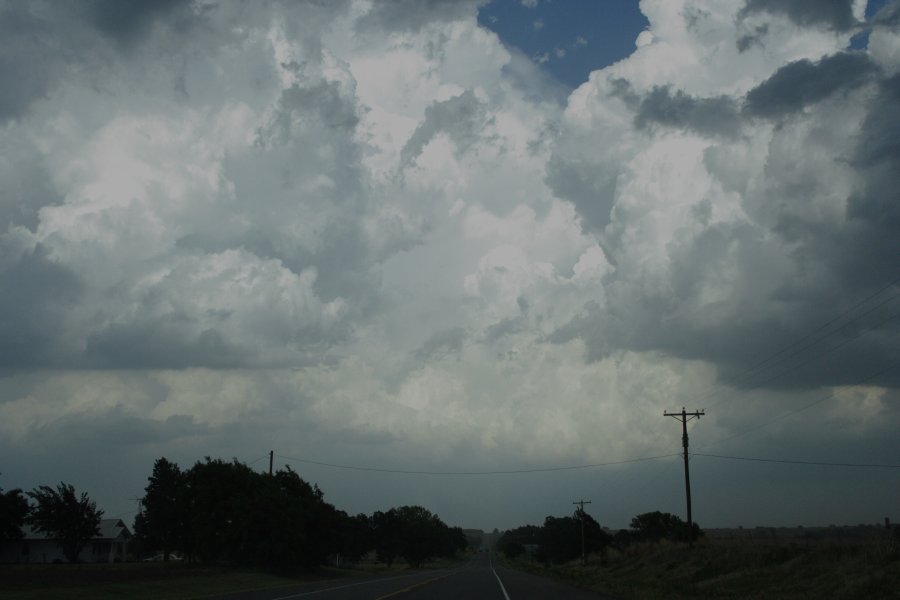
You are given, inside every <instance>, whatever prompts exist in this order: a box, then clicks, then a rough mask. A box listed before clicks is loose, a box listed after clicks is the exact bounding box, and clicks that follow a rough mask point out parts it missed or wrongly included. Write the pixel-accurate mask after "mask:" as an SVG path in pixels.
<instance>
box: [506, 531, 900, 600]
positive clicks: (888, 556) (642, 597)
mask: <svg viewBox="0 0 900 600" xmlns="http://www.w3.org/2000/svg"><path fill="white" fill-rule="evenodd" d="M509 564H510V566H512V567H514V568H519V569H522V570H526V571H530V572H533V573H537V574H540V575H544V576H548V577H552V578H555V579H559V580H562V581H565V582H567V583H571V584H574V585H578V586H580V587H583V588H587V589H592V590H596V591H599V592H603V593H606V594H609V595H612V596H616V597H619V598H623V599H636V600H648V599H657V598H667V599H668V598H691V599H693V598H712V599H717V598H723V599H724V598H729V599H730V598H767V599H770V598H774V599H786V600H794V599H798V600H799V599H801V598H804V599H806V598H835V599H844V600H851V599H866V600H868V599H871V598H900V549H898V547H897V544H896V543H891V542H890V541H879V540H872V541H867V542H858V543H843V544H841V543H836V542H823V543H817V544H813V545H810V546H806V545H798V544H785V545H774V544H771V545H769V544H766V545H763V544H746V543H741V542H731V541H706V542H702V543H699V544H697V545H695V547H694V548H693V549H691V548H688V547H686V546H684V545H680V544H669V543H659V544H646V545H640V544H639V545H634V546H631V547H630V548H627V549H626V550H625V551H623V552H617V551H614V550H610V551H609V553H608V554H607V556H606V558H605V559H604V558H602V557H600V556H593V557H591V559H590V560H589V561H588V564H587V565H582V564H581V563H580V562H573V563H568V564H564V565H550V566H545V565H541V564H539V563H536V562H533V561H530V560H516V561H510V563H509Z"/></svg>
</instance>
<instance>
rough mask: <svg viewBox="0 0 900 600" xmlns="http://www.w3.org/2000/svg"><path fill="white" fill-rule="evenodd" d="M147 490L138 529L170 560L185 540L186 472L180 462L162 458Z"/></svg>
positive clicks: (152, 547)
mask: <svg viewBox="0 0 900 600" xmlns="http://www.w3.org/2000/svg"><path fill="white" fill-rule="evenodd" d="M144 491H145V494H144V498H143V499H142V502H141V507H142V510H141V512H140V513H139V514H138V516H137V517H136V518H135V524H134V525H135V527H134V529H135V533H136V534H137V535H138V537H139V538H140V539H141V541H142V542H144V543H145V544H146V546H147V547H148V548H151V549H160V550H162V552H163V560H166V561H167V560H169V556H170V554H171V552H172V551H174V550H182V549H183V548H182V547H183V546H184V542H185V525H186V514H185V510H184V508H185V506H184V502H183V497H184V494H185V491H186V480H185V476H184V474H183V473H182V472H181V469H180V468H179V467H178V465H177V464H175V463H172V462H169V461H168V460H166V459H165V458H160V459H158V460H157V461H156V462H155V463H154V465H153V473H152V474H151V475H150V477H149V478H148V484H147V487H146V488H144Z"/></svg>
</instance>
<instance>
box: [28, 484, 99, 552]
mask: <svg viewBox="0 0 900 600" xmlns="http://www.w3.org/2000/svg"><path fill="white" fill-rule="evenodd" d="M28 496H29V497H30V498H31V499H32V500H34V501H35V502H36V503H37V504H36V505H35V506H34V508H33V509H32V513H31V517H30V521H31V523H32V524H33V525H34V527H35V528H36V529H37V530H38V531H42V532H44V533H46V534H47V535H48V536H50V537H52V538H55V539H56V540H58V541H59V545H60V548H61V549H62V552H63V555H64V556H65V557H66V560H68V561H69V562H72V563H74V562H77V561H78V555H79V554H81V550H82V549H83V548H84V547H85V546H86V545H87V543H88V542H89V541H90V540H91V538H93V537H94V536H95V535H98V534H99V533H100V519H101V517H102V516H103V511H102V510H98V509H97V504H96V503H95V502H94V501H92V500H91V499H90V498H89V497H88V495H87V493H86V492H82V493H81V496H77V495H76V494H75V488H74V487H73V486H72V485H70V484H67V483H62V482H60V484H59V485H58V486H57V488H56V489H55V490H54V489H53V488H51V487H49V486H46V485H42V486H40V487H36V488H34V490H32V491H30V492H28Z"/></svg>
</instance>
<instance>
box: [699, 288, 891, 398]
mask: <svg viewBox="0 0 900 600" xmlns="http://www.w3.org/2000/svg"><path fill="white" fill-rule="evenodd" d="M898 283H900V277H897V278H895V279H893V280H891V281H890V282H889V283H888V284H886V285H885V286H883V287H881V288H879V289H878V290H876V291H875V292H873V293H871V294H869V295H868V296H866V297H865V298H863V299H862V300H860V301H859V302H856V303H855V304H853V305H852V306H851V307H850V308H847V309H846V310H844V311H842V312H840V313H839V314H837V315H836V316H834V317H832V318H831V319H829V320H828V321H826V322H825V323H823V324H822V325H820V326H818V327H816V328H815V329H813V330H812V331H810V332H809V333H807V334H806V335H804V336H802V337H801V338H800V339H798V340H796V341H794V342H791V343H790V344H788V345H786V346H784V347H783V348H781V349H780V350H778V351H776V352H775V353H774V354H771V355H769V356H768V357H766V358H763V359H762V360H759V361H757V362H756V363H754V364H753V365H751V366H750V367H748V368H747V369H745V370H743V371H742V372H740V373H739V374H738V375H736V380H737V381H741V380H744V379H748V378H749V376H750V375H751V374H752V373H753V372H754V371H757V370H759V369H760V368H761V367H763V366H764V365H766V364H767V363H770V362H771V361H773V360H774V359H776V358H778V357H779V356H781V355H783V354H785V353H786V352H788V351H790V350H791V349H793V348H795V347H796V346H798V345H800V344H802V343H803V342H805V341H806V340H809V339H810V338H812V337H815V336H817V335H818V334H819V333H821V332H823V331H824V330H826V329H828V328H829V327H830V326H831V325H833V324H834V323H837V322H838V321H840V320H841V319H843V318H844V317H845V316H847V315H849V314H850V313H852V312H853V311H855V310H856V309H857V308H859V307H860V306H863V305H864V304H866V303H867V302H869V301H870V300H873V299H875V298H877V297H878V296H880V295H881V294H883V293H884V292H886V291H887V290H889V289H891V288H892V287H894V286H895V285H897V284H898ZM898 297H900V295H894V296H891V297H889V298H888V299H887V300H884V301H882V302H880V303H879V304H877V305H876V306H875V307H873V308H871V309H869V310H868V311H866V312H865V313H863V314H862V315H858V316H856V317H854V318H853V319H851V320H850V321H848V322H847V323H844V324H843V325H842V326H841V327H840V328H839V329H837V330H836V331H832V332H830V333H828V334H827V335H826V336H822V337H821V338H820V340H818V341H821V340H823V339H825V338H826V337H827V336H830V335H833V334H835V333H838V332H840V331H842V330H843V329H845V328H846V327H847V326H849V325H851V324H852V323H854V322H856V321H858V320H859V319H861V318H862V317H864V316H866V315H868V314H869V313H871V312H872V311H873V310H875V309H876V308H878V307H880V306H882V305H884V304H886V303H887V302H890V301H891V300H894V299H895V298H898ZM888 320H890V319H888ZM881 324H883V323H879V325H881ZM814 343H816V342H813V344H814ZM811 345H812V344H807V345H806V346H804V347H803V348H801V349H800V350H797V351H796V352H794V353H792V354H790V355H789V356H788V358H789V357H790V356H794V355H795V354H797V353H798V352H800V351H801V350H803V349H805V348H808V347H809V346H811ZM779 362H784V361H783V360H782V361H779ZM799 366H802V365H798V367H799ZM765 383H768V381H765V382H762V383H759V384H756V385H754V386H753V387H759V385H764V384H765ZM725 388H726V386H725V385H724V384H719V385H718V386H714V387H713V388H712V389H710V390H709V391H708V392H707V393H706V394H704V395H703V396H700V398H698V399H697V400H698V401H702V400H705V399H709V398H712V397H714V396H716V395H718V393H719V392H721V391H724V389H725ZM751 389H752V388H751ZM719 403H721V400H720V401H719V402H717V403H715V404H713V405H712V406H716V405H718V404H719Z"/></svg>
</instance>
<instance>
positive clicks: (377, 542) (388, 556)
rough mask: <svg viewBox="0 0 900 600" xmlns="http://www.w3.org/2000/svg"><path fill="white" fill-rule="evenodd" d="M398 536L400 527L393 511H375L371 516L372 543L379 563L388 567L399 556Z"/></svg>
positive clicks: (399, 542)
mask: <svg viewBox="0 0 900 600" xmlns="http://www.w3.org/2000/svg"><path fill="white" fill-rule="evenodd" d="M400 536H401V531H400V525H399V522H398V519H397V513H396V511H395V510H393V509H391V510H389V511H387V512H381V511H376V512H375V513H374V514H373V515H372V541H373V546H374V548H375V556H376V558H377V559H378V561H379V562H383V563H385V564H386V565H387V566H388V567H390V566H391V565H393V564H394V561H395V560H396V559H397V557H398V556H400V544H401V540H400Z"/></svg>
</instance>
